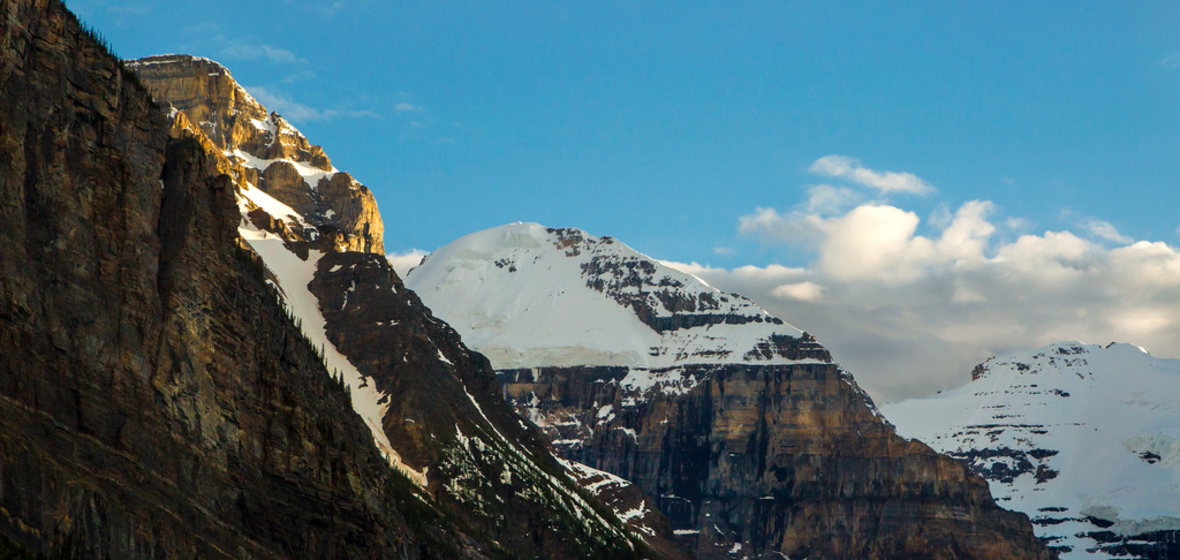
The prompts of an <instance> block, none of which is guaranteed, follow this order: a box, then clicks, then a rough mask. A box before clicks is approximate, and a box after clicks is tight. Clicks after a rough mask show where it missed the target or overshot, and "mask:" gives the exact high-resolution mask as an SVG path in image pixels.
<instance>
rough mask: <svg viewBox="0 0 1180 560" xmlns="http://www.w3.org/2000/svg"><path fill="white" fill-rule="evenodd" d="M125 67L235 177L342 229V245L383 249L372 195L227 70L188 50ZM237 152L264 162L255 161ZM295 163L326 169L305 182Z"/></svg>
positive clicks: (322, 223) (329, 226) (307, 215)
mask: <svg viewBox="0 0 1180 560" xmlns="http://www.w3.org/2000/svg"><path fill="white" fill-rule="evenodd" d="M127 67H128V68H129V69H131V70H132V71H134V72H135V73H136V75H138V76H139V79H140V80H141V81H142V82H143V83H144V85H146V86H147V88H148V89H149V90H151V92H152V95H153V96H155V98H156V100H157V101H158V102H159V103H161V104H163V105H170V106H171V107H173V108H174V109H176V110H177V111H180V112H181V113H183V114H184V115H185V117H186V119H187V121H188V122H189V123H191V124H190V125H188V126H190V127H191V128H192V129H194V130H196V131H200V132H202V133H203V134H204V135H205V136H207V137H208V138H209V139H210V140H211V142H212V144H213V145H214V146H216V147H217V149H218V151H220V152H221V153H222V154H224V155H225V156H227V157H228V158H229V159H230V160H231V161H233V162H234V163H235V164H237V165H238V169H239V171H238V172H237V173H236V174H235V176H236V177H237V178H238V179H239V180H243V181H247V182H250V183H251V184H254V185H256V186H257V187H258V188H260V189H261V190H263V191H264V192H266V193H267V194H269V195H270V196H272V197H274V198H275V199H277V200H278V201H280V202H282V203H284V204H286V205H288V206H290V207H291V208H293V209H294V210H295V211H297V212H298V213H299V214H301V215H302V216H304V217H305V218H306V219H307V220H308V221H309V222H311V223H312V224H314V225H316V226H323V227H324V228H326V229H327V230H331V231H334V232H340V233H342V234H343V236H344V237H343V239H344V242H343V244H342V245H340V250H350V251H365V252H371V253H374V254H384V252H385V246H384V240H383V237H384V234H385V229H384V226H383V224H382V221H381V215H380V214H379V213H378V211H377V202H376V199H375V198H374V197H373V193H372V192H370V191H369V189H368V188H366V187H365V186H364V185H361V184H360V183H358V182H356V181H355V180H354V179H353V178H352V176H350V175H348V174H347V173H340V172H335V168H333V167H332V162H331V161H330V160H329V159H328V157H327V156H326V155H324V151H323V149H322V148H320V147H319V146H315V145H313V144H311V143H310V142H309V141H308V139H307V138H306V137H305V136H303V134H302V133H300V132H299V131H298V130H296V129H295V127H294V126H292V125H291V123H289V122H287V120H286V119H284V118H282V117H281V116H279V115H278V114H275V113H270V114H267V112H266V108H265V107H263V106H262V104H260V103H258V101H257V100H255V99H254V98H253V97H251V96H250V94H249V93H247V92H246V90H244V89H242V87H241V86H240V85H238V84H237V82H236V81H234V79H233V76H231V75H230V73H229V71H228V70H226V69H225V67H223V66H221V65H220V64H218V63H216V62H213V61H211V60H208V59H205V58H200V57H193V56H189V55H161V56H150V57H147V58H142V59H139V60H134V61H128V62H127ZM238 152H241V153H244V154H247V155H249V156H252V157H254V158H258V159H260V160H266V161H267V163H266V164H265V165H256V164H255V163H252V162H251V161H249V160H248V159H246V158H242V157H239V155H238ZM276 160H277V161H276ZM296 164H304V165H306V166H308V169H313V170H320V171H325V172H328V173H327V175H326V176H325V177H324V178H323V179H316V180H315V183H316V184H309V183H308V182H307V180H306V179H305V178H304V176H303V175H301V174H300V173H299V171H298V170H297V169H296V167H295V166H296ZM307 241H313V240H312V239H308V240H307Z"/></svg>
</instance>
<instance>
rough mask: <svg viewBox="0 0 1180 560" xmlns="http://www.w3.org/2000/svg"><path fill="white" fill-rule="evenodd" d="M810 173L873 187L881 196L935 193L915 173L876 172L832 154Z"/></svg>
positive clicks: (821, 160) (816, 164)
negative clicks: (898, 193) (897, 193)
mask: <svg viewBox="0 0 1180 560" xmlns="http://www.w3.org/2000/svg"><path fill="white" fill-rule="evenodd" d="M808 171H810V172H812V173H817V174H819V175H826V176H828V177H835V178H837V179H845V180H848V181H852V182H854V183H857V184H860V185H864V186H866V187H871V188H874V189H877V190H878V191H881V194H889V193H892V192H901V193H909V194H918V195H926V194H930V193H932V192H934V187H931V186H930V185H929V184H927V183H926V181H923V180H922V179H921V178H919V177H918V176H916V175H914V174H913V173H897V172H894V171H875V170H873V169H869V168H867V167H864V166H862V165H861V163H860V161H858V160H855V159H853V158H850V157H848V156H842V155H837V154H832V155H830V156H824V157H822V158H819V159H817V160H815V163H812V164H811V167H810V168H809V169H808Z"/></svg>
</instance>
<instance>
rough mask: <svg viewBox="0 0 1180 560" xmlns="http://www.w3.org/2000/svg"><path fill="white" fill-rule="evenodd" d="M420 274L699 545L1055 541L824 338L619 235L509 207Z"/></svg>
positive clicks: (839, 548) (559, 415)
mask: <svg viewBox="0 0 1180 560" xmlns="http://www.w3.org/2000/svg"><path fill="white" fill-rule="evenodd" d="M407 284H408V285H409V286H410V287H411V288H413V289H414V290H416V291H417V292H418V293H419V294H420V295H421V297H422V298H423V300H424V301H425V302H426V303H427V304H428V305H429V306H431V308H432V309H433V310H434V311H435V313H437V314H438V315H439V316H440V317H442V318H444V319H446V320H447V321H448V322H449V323H451V324H452V325H455V327H456V328H457V329H459V330H460V332H461V333H463V336H464V339H465V340H467V341H468V343H470V344H472V345H473V346H474V347H475V348H477V349H484V350H488V351H489V352H490V353H489V356H491V358H492V360H493V364H494V365H495V367H496V368H497V370H498V375H499V376H500V380H501V383H502V385H503V387H504V393H505V396H506V397H507V398H508V400H509V401H510V402H512V403H513V404H514V406H516V408H517V410H518V411H519V412H520V413H521V414H523V415H525V416H527V417H528V418H530V419H531V420H532V421H533V422H534V423H536V424H537V425H538V426H541V427H542V428H543V429H544V430H545V432H546V434H547V435H548V436H549V438H550V440H551V441H552V443H553V445H554V446H555V447H556V448H557V449H558V450H559V451H560V452H561V453H562V455H563V456H565V457H567V458H568V459H571V460H574V461H579V462H582V463H585V464H587V465H589V466H591V467H593V468H596V469H600V470H602V471H606V472H609V473H612V474H613V475H616V476H618V477H621V478H623V479H626V480H629V481H631V482H634V483H636V484H637V485H638V486H639V487H640V488H641V489H642V490H643V491H644V492H646V494H647V496H648V497H649V498H650V499H651V500H652V501H653V503H654V504H655V505H656V506H657V507H658V509H660V510H661V511H662V512H663V513H664V514H665V515H666V516H667V517H668V519H669V521H670V523H671V526H672V528H673V529H674V531H675V534H676V535H677V536H678V537H679V538H680V539H681V540H682V542H683V544H684V545H686V546H687V547H689V548H690V549H691V550H692V551H693V553H694V554H695V556H696V557H697V558H717V559H720V558H773V557H782V556H787V557H790V558H825V559H831V558H848V559H852V558H856V559H884V558H898V559H900V558H1050V557H1052V554H1051V553H1049V552H1048V551H1047V550H1046V549H1045V547H1044V546H1043V545H1042V544H1041V542H1040V541H1038V540H1037V539H1036V538H1035V537H1034V536H1033V533H1032V530H1031V526H1030V524H1029V520H1028V518H1027V517H1026V516H1024V515H1022V514H1018V513H1013V512H1010V511H1006V510H1003V509H1001V508H999V507H997V506H996V504H995V503H994V502H993V501H992V498H991V496H990V495H989V493H988V487H987V484H986V482H985V481H983V480H982V479H981V478H978V477H976V476H974V475H972V474H971V473H970V472H969V471H968V469H967V468H966V466H965V465H963V464H962V463H959V462H957V461H955V460H953V459H951V458H949V457H946V456H943V455H939V454H937V453H935V452H934V451H932V450H931V449H930V448H929V447H927V446H926V445H924V444H922V443H919V442H916V441H909V440H905V439H903V438H900V437H898V436H897V435H896V434H895V433H894V432H893V429H892V428H891V427H890V426H889V425H888V424H887V423H886V422H884V421H883V419H882V418H881V417H880V416H879V414H878V413H877V412H876V410H875V408H874V407H873V405H872V403H871V402H870V400H869V399H868V397H867V396H866V395H865V394H864V393H863V392H862V391H860V390H859V388H857V387H856V384H855V383H854V382H853V381H852V379H851V377H849V376H848V375H847V374H846V373H844V372H842V371H841V370H840V368H839V367H838V366H837V365H836V364H834V363H832V360H831V357H830V355H829V354H828V352H827V350H825V349H824V348H823V347H822V346H821V345H820V344H819V343H818V342H816V341H815V340H814V338H812V337H811V336H809V335H807V334H806V333H802V332H800V331H799V330H797V329H795V328H794V327H791V326H790V325H786V324H784V323H783V322H782V321H781V320H778V319H776V318H773V317H770V316H769V315H768V314H766V312H765V311H762V310H761V309H760V308H758V307H757V306H756V305H754V304H753V302H750V301H749V300H747V299H745V298H743V297H741V296H739V295H736V294H725V293H722V292H719V291H717V290H715V289H713V288H711V287H709V286H708V285H707V284H705V283H704V282H702V281H700V280H698V279H696V278H695V277H692V276H691V275H688V274H685V273H681V272H678V271H675V270H672V269H670V268H668V267H666V266H664V265H662V264H660V263H659V262H657V261H654V260H652V259H650V258H648V257H646V256H644V255H641V254H639V253H637V252H635V251H633V250H631V249H630V248H628V247H626V246H625V245H623V244H622V243H620V242H618V241H617V240H613V239H610V238H596V237H593V236H590V235H587V234H585V233H584V232H581V231H578V230H572V229H553V228H545V227H542V226H539V225H536V224H512V225H508V226H502V227H500V228H494V229H492V230H487V231H484V232H478V233H475V234H471V235H469V236H466V237H464V238H462V239H460V240H458V241H456V242H454V243H452V244H450V245H447V246H446V247H443V248H441V249H439V250H438V251H436V252H435V253H433V254H432V255H430V256H428V257H427V258H426V259H425V260H424V261H423V263H422V264H421V265H420V266H419V267H418V268H415V269H413V270H412V271H411V272H410V273H409V275H408V277H407Z"/></svg>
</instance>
